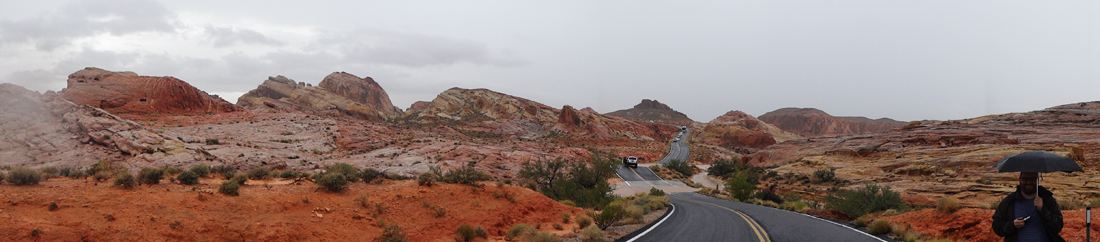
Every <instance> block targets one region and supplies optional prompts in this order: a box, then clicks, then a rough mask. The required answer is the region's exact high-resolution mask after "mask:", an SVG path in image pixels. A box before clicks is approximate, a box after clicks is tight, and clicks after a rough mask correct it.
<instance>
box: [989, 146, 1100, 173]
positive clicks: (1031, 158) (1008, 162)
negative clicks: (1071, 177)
mask: <svg viewBox="0 0 1100 242" xmlns="http://www.w3.org/2000/svg"><path fill="white" fill-rule="evenodd" d="M993 167H994V168H997V172H1056V171H1064V172H1074V171H1081V172H1083V171H1084V170H1081V166H1079V165H1077V162H1075V161H1073V159H1070V158H1069V157H1065V156H1061V155H1058V154H1055V153H1050V152H1046V151H1028V152H1024V153H1019V154H1015V155H1010V156H1006V157H1005V158H1004V159H1001V161H1000V162H997V165H994V166H993Z"/></svg>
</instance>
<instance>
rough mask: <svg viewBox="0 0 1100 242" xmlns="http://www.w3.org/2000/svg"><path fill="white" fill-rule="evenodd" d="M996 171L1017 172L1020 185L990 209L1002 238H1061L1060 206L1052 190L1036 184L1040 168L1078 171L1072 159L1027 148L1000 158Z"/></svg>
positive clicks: (1057, 241)
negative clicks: (992, 211) (1027, 149)
mask: <svg viewBox="0 0 1100 242" xmlns="http://www.w3.org/2000/svg"><path fill="white" fill-rule="evenodd" d="M994 167H995V168H997V171H999V172H1020V177H1019V182H1020V185H1018V186H1016V191H1015V192H1013V193H1011V194H1008V196H1005V198H1004V199H1002V200H1001V203H1000V204H998V205H997V211H996V212H994V213H993V232H994V233H996V234H997V235H999V236H1001V237H1004V238H1005V239H1004V241H1005V242H1010V241H1011V242H1016V241H1049V242H1064V241H1066V240H1065V239H1063V238H1062V236H1060V235H1058V233H1059V232H1061V231H1062V225H1063V223H1062V210H1061V209H1060V208H1059V207H1058V201H1056V200H1055V199H1054V196H1053V195H1054V194H1053V193H1051V192H1050V190H1047V189H1046V188H1044V187H1041V186H1039V172H1054V171H1066V172H1069V171H1081V167H1080V166H1078V165H1077V163H1076V162H1074V161H1073V160H1072V159H1069V158H1066V157H1065V156H1060V155H1057V154H1054V153H1050V152H1044V151H1029V152H1024V153H1020V154H1015V155H1010V156H1008V157H1005V158H1004V159H1001V162H998V163H997V165H996V166H994Z"/></svg>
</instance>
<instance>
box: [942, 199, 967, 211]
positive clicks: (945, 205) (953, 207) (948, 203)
mask: <svg viewBox="0 0 1100 242" xmlns="http://www.w3.org/2000/svg"><path fill="white" fill-rule="evenodd" d="M961 207H962V205H960V204H959V200H958V199H955V198H951V197H944V198H940V199H939V200H936V210H940V211H943V212H948V213H954V212H955V211H958V210H959V208H961Z"/></svg>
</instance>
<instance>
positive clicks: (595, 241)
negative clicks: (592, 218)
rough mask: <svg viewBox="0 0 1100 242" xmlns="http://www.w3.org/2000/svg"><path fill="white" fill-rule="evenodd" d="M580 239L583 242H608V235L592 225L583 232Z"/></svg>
mask: <svg viewBox="0 0 1100 242" xmlns="http://www.w3.org/2000/svg"><path fill="white" fill-rule="evenodd" d="M580 238H581V241H583V242H603V241H607V234H604V232H603V230H600V228H599V227H596V225H591V226H588V227H585V228H584V230H581V234H580Z"/></svg>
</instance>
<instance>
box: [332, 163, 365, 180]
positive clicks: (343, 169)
mask: <svg viewBox="0 0 1100 242" xmlns="http://www.w3.org/2000/svg"><path fill="white" fill-rule="evenodd" d="M325 173H334V174H341V175H343V176H344V179H345V180H347V181H349V182H356V181H359V179H360V177H359V175H360V174H361V173H359V169H356V168H355V167H354V166H351V165H350V164H348V163H336V164H333V165H331V166H328V167H325Z"/></svg>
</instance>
